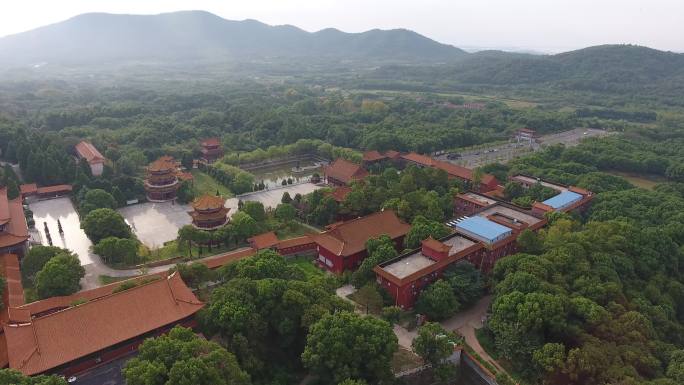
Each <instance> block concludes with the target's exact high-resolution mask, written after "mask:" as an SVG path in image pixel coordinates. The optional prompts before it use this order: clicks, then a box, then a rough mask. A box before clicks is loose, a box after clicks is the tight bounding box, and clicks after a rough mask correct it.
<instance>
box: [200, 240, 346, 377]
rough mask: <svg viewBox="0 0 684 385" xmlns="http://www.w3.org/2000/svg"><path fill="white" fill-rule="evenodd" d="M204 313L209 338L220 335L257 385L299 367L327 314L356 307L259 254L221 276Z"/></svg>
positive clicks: (289, 267) (272, 255)
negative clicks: (281, 370)
mask: <svg viewBox="0 0 684 385" xmlns="http://www.w3.org/2000/svg"><path fill="white" fill-rule="evenodd" d="M219 275H220V276H221V277H222V278H221V279H222V280H224V281H226V283H225V284H224V285H222V286H220V287H218V288H216V289H215V290H214V291H213V293H212V296H211V300H210V302H209V304H208V306H207V307H206V308H205V310H204V311H203V313H204V314H203V316H202V319H203V324H204V329H205V331H206V332H207V333H210V334H213V333H220V334H221V336H222V337H223V338H224V339H225V340H226V341H227V342H228V348H229V349H230V350H231V351H232V352H233V353H234V354H235V355H236V356H237V358H238V361H239V362H240V365H241V366H242V367H243V368H244V369H245V370H246V371H248V372H249V373H250V374H251V375H252V377H253V378H254V379H255V381H258V382H263V381H266V380H267V379H269V378H273V376H274V373H276V372H277V371H278V370H279V369H278V368H290V370H288V371H289V372H292V370H296V369H294V368H297V367H299V365H300V364H299V361H298V360H297V358H298V357H299V355H300V354H301V352H302V351H303V350H304V340H305V337H306V334H307V332H308V330H309V328H310V327H311V325H313V324H314V323H315V322H316V321H317V320H319V319H320V318H321V317H322V316H323V315H324V314H328V313H333V312H336V311H341V310H350V309H351V305H350V304H349V303H348V302H346V301H344V300H342V299H340V298H339V297H337V296H336V295H335V294H334V291H333V290H332V289H331V288H328V287H327V286H322V285H321V283H320V282H316V281H305V279H306V275H305V274H303V273H302V271H301V270H299V268H297V267H296V266H294V265H289V264H287V262H285V260H284V258H283V257H281V256H279V255H278V254H277V253H275V252H273V251H270V250H268V251H262V252H259V253H258V254H257V255H256V256H255V257H253V258H247V259H244V260H241V261H239V262H236V263H234V264H231V265H227V266H225V267H224V268H222V271H220V272H219Z"/></svg>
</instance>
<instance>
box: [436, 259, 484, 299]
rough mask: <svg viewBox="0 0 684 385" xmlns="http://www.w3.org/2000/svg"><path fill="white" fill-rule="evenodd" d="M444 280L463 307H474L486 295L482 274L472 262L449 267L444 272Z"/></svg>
mask: <svg viewBox="0 0 684 385" xmlns="http://www.w3.org/2000/svg"><path fill="white" fill-rule="evenodd" d="M444 280H446V281H447V283H449V286H451V289H452V290H453V291H454V294H455V295H456V298H457V299H458V302H459V303H460V304H461V306H462V307H468V306H471V305H474V304H475V302H477V300H479V299H480V298H481V297H482V295H483V294H484V279H483V277H482V273H481V272H480V270H478V269H477V268H476V267H475V266H473V264H472V263H470V262H467V261H464V262H459V263H456V264H453V265H451V266H449V267H448V268H447V270H446V271H445V272H444Z"/></svg>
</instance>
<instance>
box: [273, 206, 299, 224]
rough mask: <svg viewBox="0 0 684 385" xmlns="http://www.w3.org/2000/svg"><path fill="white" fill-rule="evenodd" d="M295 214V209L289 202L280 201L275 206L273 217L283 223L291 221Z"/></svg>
mask: <svg viewBox="0 0 684 385" xmlns="http://www.w3.org/2000/svg"><path fill="white" fill-rule="evenodd" d="M296 216H297V209H295V208H294V206H292V205H291V204H289V203H281V204H279V205H278V207H276V210H275V217H276V218H278V219H279V220H281V221H283V222H284V223H290V222H292V221H293V220H294V219H295V217H296Z"/></svg>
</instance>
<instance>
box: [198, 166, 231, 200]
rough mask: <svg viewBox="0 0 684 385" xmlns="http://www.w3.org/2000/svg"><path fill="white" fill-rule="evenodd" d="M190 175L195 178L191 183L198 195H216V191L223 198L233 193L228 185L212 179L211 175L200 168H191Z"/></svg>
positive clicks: (229, 196)
mask: <svg viewBox="0 0 684 385" xmlns="http://www.w3.org/2000/svg"><path fill="white" fill-rule="evenodd" d="M192 176H193V177H194V178H195V179H194V180H193V185H194V189H195V192H196V193H197V195H198V196H199V195H202V194H210V195H216V191H218V192H219V194H221V196H222V197H224V198H232V197H233V193H232V192H231V191H230V190H229V189H228V187H226V186H225V185H223V184H222V183H220V182H219V181H217V180H216V179H214V177H212V176H211V175H209V174H206V173H204V172H202V171H200V170H192Z"/></svg>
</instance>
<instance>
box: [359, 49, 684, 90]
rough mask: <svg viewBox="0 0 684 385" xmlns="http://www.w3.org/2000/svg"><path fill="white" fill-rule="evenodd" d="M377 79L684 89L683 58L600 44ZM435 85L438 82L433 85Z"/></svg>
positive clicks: (467, 60)
mask: <svg viewBox="0 0 684 385" xmlns="http://www.w3.org/2000/svg"><path fill="white" fill-rule="evenodd" d="M369 76H370V78H374V79H382V80H385V81H386V80H388V79H403V80H404V81H406V80H412V81H419V82H430V81H431V80H430V79H433V80H432V81H434V79H438V80H439V82H440V83H441V84H451V85H471V86H472V85H485V86H497V87H498V86H536V87H539V86H547V85H548V86H554V87H557V88H562V89H571V90H587V91H613V92H625V91H637V90H638V89H640V88H645V87H647V88H653V87H659V88H660V89H670V90H672V91H675V90H682V89H684V54H679V53H673V52H665V51H658V50H655V49H651V48H647V47H641V46H634V45H601V46H595V47H589V48H584V49H580V50H576V51H570V52H565V53H560V54H555V55H531V54H522V53H511V52H502V51H480V52H476V53H472V54H468V55H463V56H462V57H461V59H460V60H457V61H454V62H453V63H450V64H448V65H442V66H427V67H426V66H423V67H416V66H414V67H410V66H401V65H388V66H383V67H381V68H379V69H377V70H376V71H375V73H374V74H371V75H369ZM433 84H434V83H433Z"/></svg>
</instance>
